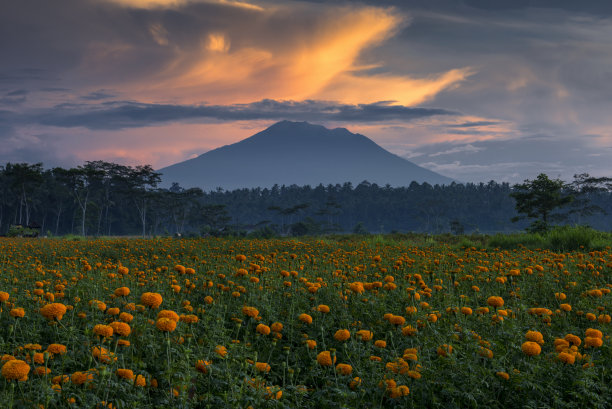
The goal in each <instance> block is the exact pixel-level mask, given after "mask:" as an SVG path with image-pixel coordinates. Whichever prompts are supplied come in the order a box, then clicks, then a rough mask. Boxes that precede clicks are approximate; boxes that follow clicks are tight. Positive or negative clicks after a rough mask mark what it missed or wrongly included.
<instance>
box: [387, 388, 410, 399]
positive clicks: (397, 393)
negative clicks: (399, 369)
mask: <svg viewBox="0 0 612 409" xmlns="http://www.w3.org/2000/svg"><path fill="white" fill-rule="evenodd" d="M409 393H410V389H409V388H408V387H407V386H406V385H400V386H397V387H395V388H391V389H389V397H390V398H393V399H397V398H401V397H402V396H406V395H408V394H409Z"/></svg>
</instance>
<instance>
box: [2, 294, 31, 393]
mask: <svg viewBox="0 0 612 409" xmlns="http://www.w3.org/2000/svg"><path fill="white" fill-rule="evenodd" d="M7 299H8V298H7ZM28 373H30V365H28V364H27V363H26V362H25V361H22V360H21V359H11V360H10V361H7V362H6V363H5V364H4V365H3V366H2V376H3V377H4V379H6V380H7V381H11V380H14V379H16V380H18V381H27V380H28Z"/></svg>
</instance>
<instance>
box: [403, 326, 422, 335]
mask: <svg viewBox="0 0 612 409" xmlns="http://www.w3.org/2000/svg"><path fill="white" fill-rule="evenodd" d="M417 332H418V330H417V329H416V328H413V327H412V326H411V325H408V326H405V327H404V328H402V335H405V336H413V335H416V333H417Z"/></svg>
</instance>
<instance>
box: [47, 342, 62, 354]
mask: <svg viewBox="0 0 612 409" xmlns="http://www.w3.org/2000/svg"><path fill="white" fill-rule="evenodd" d="M47 352H48V353H50V354H54V355H64V354H65V353H66V346H65V345H62V344H49V346H48V347H47Z"/></svg>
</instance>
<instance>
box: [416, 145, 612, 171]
mask: <svg viewBox="0 0 612 409" xmlns="http://www.w3.org/2000/svg"><path fill="white" fill-rule="evenodd" d="M537 136H538V137H535V138H534V137H529V136H528V137H522V138H513V139H501V140H500V139H494V140H484V141H475V142H471V143H467V144H466V143H460V142H459V143H451V142H444V143H437V144H429V145H422V146H420V147H418V148H416V149H414V151H413V152H411V158H412V159H411V160H413V161H414V162H415V163H417V164H418V165H420V166H424V167H426V168H428V169H431V170H434V171H436V172H441V173H443V174H445V175H449V176H450V177H453V178H455V179H458V180H464V181H488V180H491V179H494V180H498V181H509V182H520V181H522V180H523V179H526V178H533V177H535V176H537V175H538V174H539V173H542V172H544V173H547V174H549V175H550V176H555V177H557V176H560V177H562V178H563V179H564V180H571V178H572V177H573V175H574V174H578V173H590V174H593V175H598V176H604V175H609V174H610V173H612V166H611V165H610V162H609V160H608V158H609V157H610V156H611V155H612V147H609V146H599V145H598V142H597V138H595V139H594V140H592V141H589V143H586V142H585V141H583V140H580V139H574V138H570V137H567V136H565V137H559V136H557V137H555V138H543V137H542V135H537ZM432 158H435V159H432ZM445 172H446V173H445Z"/></svg>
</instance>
